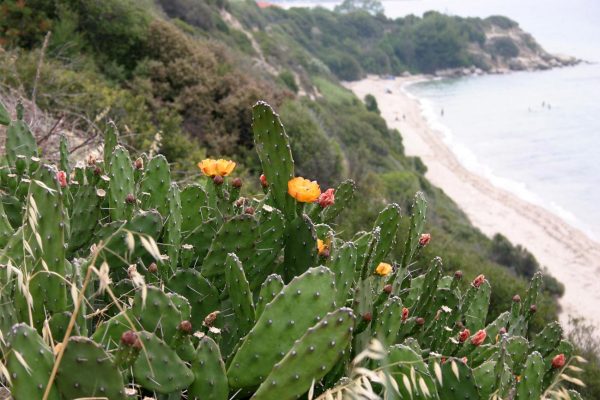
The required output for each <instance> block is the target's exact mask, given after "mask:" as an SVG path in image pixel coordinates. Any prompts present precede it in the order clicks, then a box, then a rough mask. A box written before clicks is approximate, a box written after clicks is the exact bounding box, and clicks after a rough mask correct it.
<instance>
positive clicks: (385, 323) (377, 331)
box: [373, 296, 402, 346]
mask: <svg viewBox="0 0 600 400" xmlns="http://www.w3.org/2000/svg"><path fill="white" fill-rule="evenodd" d="M401 324H402V300H401V299H400V297H397V296H392V297H390V298H389V299H388V300H387V301H386V302H385V303H384V304H383V307H381V310H379V311H378V312H377V318H376V320H375V322H374V323H373V336H374V337H376V338H377V339H379V340H380V341H381V342H382V343H383V344H384V346H390V345H392V344H394V343H395V342H396V335H397V334H398V331H399V330H400V325H401Z"/></svg>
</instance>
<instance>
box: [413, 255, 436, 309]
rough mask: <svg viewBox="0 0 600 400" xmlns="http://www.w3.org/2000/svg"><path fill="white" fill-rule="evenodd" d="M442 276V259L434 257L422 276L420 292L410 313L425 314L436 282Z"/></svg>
mask: <svg viewBox="0 0 600 400" xmlns="http://www.w3.org/2000/svg"><path fill="white" fill-rule="evenodd" d="M441 276H442V259H441V258H439V257H436V258H434V259H433V261H432V262H431V266H430V267H429V269H428V270H427V272H426V273H425V276H424V277H423V283H422V285H421V290H420V294H419V296H418V298H417V300H416V302H415V304H414V305H413V306H412V309H411V313H410V314H411V315H412V316H415V317H420V316H423V315H426V314H427V311H428V310H429V307H430V305H431V304H432V303H433V301H434V295H435V293H436V291H437V284H438V281H439V280H440V277H441ZM413 281H414V279H413Z"/></svg>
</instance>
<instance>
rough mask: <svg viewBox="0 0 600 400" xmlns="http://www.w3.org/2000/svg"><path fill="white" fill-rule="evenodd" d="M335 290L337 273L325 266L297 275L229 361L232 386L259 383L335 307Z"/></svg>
mask: <svg viewBox="0 0 600 400" xmlns="http://www.w3.org/2000/svg"><path fill="white" fill-rule="evenodd" d="M332 294H335V284H334V275H333V273H332V272H331V271H330V270H329V269H327V268H325V267H317V268H312V269H309V270H308V271H306V272H305V273H304V274H302V275H300V276H298V277H296V278H294V279H293V280H292V281H291V282H290V283H289V284H288V285H287V286H286V287H285V288H284V289H283V290H282V291H281V292H280V293H279V294H278V295H277V296H276V297H275V298H274V299H273V301H271V302H270V303H269V304H268V305H267V306H266V307H265V310H264V311H263V312H262V314H261V316H260V318H259V319H258V321H257V322H256V324H255V326H254V328H252V330H251V331H250V332H249V333H248V335H247V336H246V338H245V339H244V341H243V342H242V344H241V346H240V348H239V350H238V351H237V353H236V354H235V356H234V357H233V359H232V361H231V362H230V363H229V367H228V370H227V376H228V378H229V385H230V387H231V388H247V387H252V386H256V385H258V384H260V383H261V382H262V381H263V380H264V378H265V377H266V376H267V375H268V374H269V371H271V368H272V367H273V365H275V363H277V362H278V361H280V360H281V359H282V358H283V356H284V355H285V354H286V353H287V352H288V351H289V349H290V348H291V347H292V345H293V344H294V341H295V340H296V339H298V338H300V337H301V336H302V334H303V333H304V332H305V331H306V330H307V329H308V328H309V327H311V326H312V325H314V324H315V323H317V322H318V321H319V320H321V319H322V318H323V317H324V316H325V315H326V314H327V312H329V311H331V310H333V309H334V307H335V304H334V303H333V298H334V296H332ZM308 310H310V312H307V311H308Z"/></svg>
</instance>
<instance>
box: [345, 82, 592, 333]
mask: <svg viewBox="0 0 600 400" xmlns="http://www.w3.org/2000/svg"><path fill="white" fill-rule="evenodd" d="M423 79H425V78H424V77H423V76H411V77H405V78H396V79H395V80H387V79H380V78H378V77H368V78H366V79H363V80H361V81H356V82H350V83H347V84H346V87H348V88H349V89H351V90H352V91H354V93H355V94H356V95H357V96H358V97H359V98H361V99H362V98H364V96H365V95H366V94H372V95H373V96H375V98H376V99H377V103H378V105H379V109H380V110H381V115H382V117H383V118H385V120H386V121H387V123H388V125H389V126H390V127H392V128H396V129H398V130H399V131H400V132H401V133H402V138H403V142H404V146H405V148H406V153H407V154H408V155H413V156H419V157H421V158H422V159H423V161H424V162H425V164H426V165H427V168H428V171H427V174H426V176H427V178H428V179H429V180H430V181H431V182H432V183H433V184H434V185H436V186H438V187H440V188H441V189H443V190H444V192H446V194H448V195H449V196H450V197H451V198H452V199H453V200H454V201H455V202H456V203H457V204H458V205H459V206H460V207H461V208H462V209H463V211H464V212H465V213H466V214H467V216H468V217H469V219H470V220H471V222H472V223H473V224H474V225H475V226H477V227H478V228H479V229H480V230H481V231H482V232H483V233H485V234H486V235H488V236H490V237H491V236H493V235H494V234H495V233H497V232H500V233H502V234H503V235H505V236H506V237H507V238H508V239H509V240H510V241H511V242H513V243H515V244H520V245H522V246H524V247H526V248H527V249H528V250H529V251H531V252H532V253H533V254H534V255H535V257H536V258H537V259H538V261H539V262H540V264H541V265H542V266H544V267H546V268H547V269H548V271H549V272H550V273H551V274H552V275H553V276H554V277H556V278H557V279H558V280H559V281H560V282H562V283H563V284H564V285H565V294H564V296H563V297H562V298H561V299H560V304H561V307H562V313H561V315H560V319H561V322H562V323H563V326H565V327H566V323H567V321H568V317H569V315H571V316H584V317H585V318H586V319H587V320H588V321H589V322H590V323H593V324H594V325H595V326H596V327H597V328H598V330H599V331H600V312H599V311H598V310H599V309H600V279H599V278H600V243H598V242H595V241H593V240H592V239H590V238H589V237H588V236H586V235H585V234H584V233H583V232H581V231H580V230H578V229H576V228H574V227H572V226H570V225H569V224H567V223H566V222H565V221H563V220H562V219H561V218H560V217H558V216H556V215H555V214H553V213H551V212H550V211H548V210H546V209H544V208H542V207H539V206H537V205H534V204H531V203H529V202H527V201H525V200H523V199H521V198H519V197H518V196H516V195H514V194H512V193H510V192H508V191H506V190H503V189H500V188H498V187H496V186H494V185H493V184H492V183H490V182H489V181H488V180H487V179H485V178H484V177H483V176H480V175H478V174H477V173H475V172H471V171H469V170H467V169H466V168H465V167H463V165H462V164H461V163H460V162H459V161H458V159H457V158H456V156H455V155H454V153H453V152H452V151H451V150H450V149H449V148H448V147H447V145H446V144H445V143H444V142H443V139H442V135H441V134H440V133H439V132H436V131H434V130H433V129H432V128H431V127H430V126H429V125H428V123H427V121H426V120H425V118H424V117H423V115H422V113H421V106H420V103H419V101H418V100H417V99H415V98H413V97H412V96H410V95H408V94H407V93H406V92H405V90H404V87H405V86H406V85H408V84H410V83H413V82H415V81H418V80H423ZM386 89H390V90H391V93H389V92H387V93H386ZM402 114H404V115H405V119H402V117H401V116H402ZM398 115H399V116H400V118H398V120H397V119H396V116H398ZM492 285H493V282H492Z"/></svg>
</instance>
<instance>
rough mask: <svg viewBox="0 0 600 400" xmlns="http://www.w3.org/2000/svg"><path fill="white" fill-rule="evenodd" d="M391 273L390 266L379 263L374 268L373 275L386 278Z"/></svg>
mask: <svg viewBox="0 0 600 400" xmlns="http://www.w3.org/2000/svg"><path fill="white" fill-rule="evenodd" d="M391 272H392V266H391V265H390V264H388V263H384V262H382V263H379V265H378V266H377V268H375V273H376V274H377V275H380V276H388V275H389V274H390V273H391Z"/></svg>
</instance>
